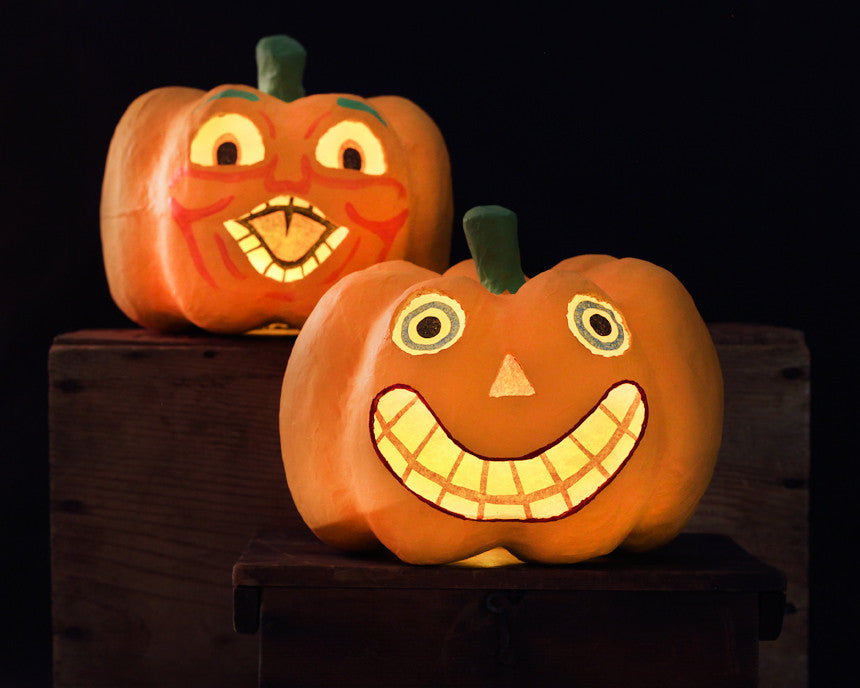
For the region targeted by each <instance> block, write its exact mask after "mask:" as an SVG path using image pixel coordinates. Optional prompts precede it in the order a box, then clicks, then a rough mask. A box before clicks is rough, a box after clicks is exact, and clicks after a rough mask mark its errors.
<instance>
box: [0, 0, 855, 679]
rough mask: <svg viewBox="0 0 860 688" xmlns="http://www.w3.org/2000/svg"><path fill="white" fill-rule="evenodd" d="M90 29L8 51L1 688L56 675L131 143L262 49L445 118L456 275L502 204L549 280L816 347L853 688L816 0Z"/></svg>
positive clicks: (837, 311)
mask: <svg viewBox="0 0 860 688" xmlns="http://www.w3.org/2000/svg"><path fill="white" fill-rule="evenodd" d="M75 4H76V3H68V2H36V3H32V4H30V5H29V6H27V7H24V8H19V9H18V10H15V11H14V12H13V13H12V16H11V18H10V17H8V16H6V17H5V19H4V26H3V28H2V32H3V36H2V46H0V49H2V51H3V54H2V63H0V65H2V66H0V77H2V82H0V84H2V90H0V112H2V129H0V131H2V137H0V156H2V157H0V171H1V172H0V173H1V174H2V179H0V193H2V205H0V213H2V228H3V229H2V233H3V238H4V240H3V250H2V251H0V275H2V278H3V285H2V289H0V335H2V337H0V344H2V351H0V380H2V387H0V388H2V408H0V414H2V415H0V424H2V428H3V429H2V433H0V442H2V446H0V451H2V454H0V456H2V466H3V472H2V479H0V486H2V487H0V502H2V514H0V528H2V532H3V541H2V550H0V551H2V556H3V565H2V569H0V570H2V576H3V579H2V581H3V582H2V590H0V595H2V597H0V603H2V605H3V606H2V608H0V612H2V617H0V651H2V657H0V661H2V664H0V667H2V671H0V684H2V682H3V681H6V682H7V683H9V685H16V686H17V685H20V686H24V685H27V686H29V685H33V686H44V685H47V681H48V678H47V677H48V676H49V673H50V671H49V662H50V615H49V614H50V612H49V610H50V606H49V604H50V603H49V600H50V592H49V590H50V584H49V569H48V489H47V479H48V469H47V446H48V439H47V375H46V363H47V352H48V348H49V346H50V342H51V339H52V337H53V336H55V335H57V334H59V333H62V332H66V331H71V330H77V329H84V328H93V327H96V328H98V327H116V326H119V327H126V326H130V325H131V324H130V323H129V321H128V320H126V319H125V317H124V316H123V315H122V314H121V313H120V312H119V311H118V310H117V309H116V307H115V306H114V305H113V302H112V301H111V299H110V296H109V294H108V291H107V286H106V282H105V278H104V270H103V267H102V259H101V249H100V241H99V231H98V204H99V193H100V184H101V175H102V171H103V165H104V158H105V154H106V152H107V147H108V142H109V140H110V136H111V134H112V131H113V128H114V126H115V124H116V122H117V121H118V120H119V118H120V116H121V115H122V113H123V111H124V110H125V108H126V107H127V106H128V104H129V103H130V102H131V101H132V100H133V99H134V98H135V97H136V96H138V95H140V94H141V93H143V92H145V91H148V90H150V89H152V88H156V87H159V86H167V85H183V86H194V87H198V88H203V89H209V88H212V87H214V86H216V85H219V84H223V83H244V84H251V85H255V80H256V68H255V65H254V59H253V49H254V44H255V42H256V40H257V39H258V38H260V37H261V36H264V35H269V34H273V33H289V34H291V35H292V36H294V37H295V38H297V39H298V40H300V41H301V42H302V43H303V44H304V45H305V47H306V48H307V50H308V67H307V72H306V77H305V82H304V83H305V88H306V90H307V92H308V93H324V92H346V93H355V94H358V95H362V96H373V95H382V94H397V95H403V96H406V97H408V98H410V99H412V100H414V101H415V102H416V103H418V104H419V105H420V106H421V107H423V108H424V109H425V110H426V111H427V112H428V113H429V114H430V115H431V116H432V117H433V118H434V119H435V120H436V122H437V124H438V125H439V127H440V129H441V130H442V132H443V134H444V136H445V137H446V140H447V143H448V147H449V150H450V154H451V159H452V166H453V176H454V188H455V215H456V218H457V219H456V220H455V240H454V245H453V250H452V253H453V259H454V260H460V259H462V258H465V257H467V255H466V247H465V241H464V240H463V238H462V236H461V234H460V231H459V229H458V227H459V218H461V217H462V214H463V212H465V211H466V210H467V209H469V208H470V207H472V206H474V205H479V204H488V203H498V204H501V205H504V206H507V207H509V208H511V209H512V210H514V211H515V212H516V213H517V214H518V216H519V226H520V242H521V251H522V258H523V266H524V268H525V271H526V273H527V274H532V275H533V274H535V273H537V272H540V271H541V270H544V269H547V268H549V267H551V266H552V265H553V264H554V263H555V262H557V261H558V260H561V259H562V258H565V257H568V256H571V255H576V254H579V253H591V252H600V253H609V254H613V255H618V256H622V255H631V256H636V257H639V258H644V259H648V260H651V261H653V262H655V263H658V264H660V265H662V266H664V267H666V268H668V269H670V270H671V271H672V272H674V273H675V274H676V275H677V276H678V277H679V278H680V279H681V280H682V281H683V282H684V283H685V284H686V286H687V288H688V289H689V291H690V292H691V293H692V294H693V296H694V298H695V299H696V301H697V303H698V305H699V307H700V311H701V312H702V315H703V317H704V318H705V320H706V321H708V322H718V321H746V322H759V323H766V324H771V325H781V326H787V327H792V328H797V329H801V330H803V331H804V332H805V333H806V337H807V342H808V345H809V347H810V350H811V353H812V361H813V372H812V380H813V382H812V384H813V402H812V413H813V416H812V417H813V428H812V433H813V434H812V450H813V454H812V480H811V486H812V540H811V559H812V563H811V586H812V602H811V633H812V635H811V653H812V654H811V662H812V663H811V666H812V678H813V685H823V686H828V685H835V682H837V681H838V677H839V675H840V671H841V670H842V669H843V668H844V667H846V666H848V665H849V664H850V663H851V660H853V655H854V653H855V651H854V647H855V645H856V640H857V633H856V631H855V630H854V629H855V628H856V625H857V624H856V617H857V603H856V598H855V596H854V594H853V589H854V588H855V579H856V575H855V573H854V571H852V566H853V565H852V563H851V562H852V561H853V555H852V552H851V550H852V549H853V548H854V546H855V543H856V535H857V531H856V528H855V523H856V519H855V517H854V512H855V508H854V502H855V501H856V497H855V494H856V487H855V479H856V476H857V471H856V468H855V467H854V466H855V464H856V462H857V454H858V452H857V444H856V441H855V440H854V439H853V438H852V435H851V434H850V432H849V430H848V425H849V424H850V423H851V422H852V416H853V415H854V413H856V410H857V405H856V403H855V401H854V398H855V397H856V392H853V391H852V389H854V388H856V385H857V384H858V381H857V364H856V362H852V359H851V358H850V355H851V354H852V353H853V352H854V350H855V349H856V348H857V343H856V326H855V324H854V321H855V313H856V307H857V294H856V291H855V285H856V283H857V281H856V267H855V266H854V263H855V259H856V257H857V253H858V251H857V249H856V247H855V246H854V245H853V242H852V240H853V235H854V234H855V233H856V231H857V222H856V213H854V211H855V210H856V191H855V190H856V188H857V186H856V178H855V177H854V176H853V172H854V170H855V169H856V165H857V151H856V148H855V146H854V144H855V141H854V140H853V139H852V136H853V135H854V134H855V132H856V121H857V111H856V110H855V109H852V105H851V104H852V99H853V96H854V93H855V92H856V91H857V71H856V56H855V55H852V44H851V41H852V40H853V36H852V28H851V27H852V26H853V23H852V22H851V21H850V18H849V17H847V16H840V15H839V14H837V13H833V12H832V9H831V8H826V9H825V8H822V7H820V6H816V5H814V4H807V3H799V2H779V3H777V2H675V3H649V2H629V3H618V2H604V3H583V4H582V5H581V6H580V5H579V4H572V3H571V4H566V5H565V6H564V7H563V8H562V9H558V10H554V11H551V12H550V11H544V10H543V9H542V8H541V7H540V6H538V5H537V3H531V4H526V3H521V4H519V5H515V6H512V7H510V8H509V9H500V8H499V7H497V6H496V5H489V6H486V7H480V8H478V7H477V6H475V5H468V6H465V5H464V6H463V7H459V8H458V7H456V6H449V5H443V4H442V5H440V4H436V5H433V4H431V3H426V2H425V3H421V4H413V3H403V4H402V5H401V6H399V7H396V6H393V5H390V4H377V3H368V2H358V3H355V4H354V5H352V6H350V7H349V8H345V7H344V6H343V5H340V4H331V3H326V4H322V3H315V4H316V5H317V6H316V7H312V8H309V9H308V8H303V7H301V5H300V3H298V2H285V1H282V2H271V3H262V2H259V3H258V2H250V1H248V2H236V3H233V4H232V6H230V7H228V6H227V5H226V4H223V5H219V4H218V3H196V4H195V3H160V4H155V3H153V4H151V6H149V5H150V4H147V7H146V8H144V6H143V4H134V5H131V4H126V3H118V2H117V3H115V4H107V3H105V2H94V3H87V4H84V3H81V6H80V7H79V8H76V7H75V6H74V5H75ZM592 5H596V6H598V7H599V8H600V9H599V10H598V9H595V7H593V6H592ZM846 5H847V3H846ZM852 57H853V58H854V59H851V58H852ZM845 620H847V621H849V622H850V626H848V627H846V626H845V624H844V623H843V621H845ZM15 676H18V677H19V678H18V679H15V678H14V677H15ZM16 680H17V682H16Z"/></svg>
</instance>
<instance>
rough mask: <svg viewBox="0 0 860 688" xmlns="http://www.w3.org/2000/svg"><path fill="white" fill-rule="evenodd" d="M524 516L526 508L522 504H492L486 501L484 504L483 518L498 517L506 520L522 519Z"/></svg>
mask: <svg viewBox="0 0 860 688" xmlns="http://www.w3.org/2000/svg"><path fill="white" fill-rule="evenodd" d="M525 517H526V510H525V507H524V506H523V505H522V504H493V503H491V502H488V503H487V504H485V505H484V518H485V519H488V518H500V519H504V520H506V521H522V520H523V519H525Z"/></svg>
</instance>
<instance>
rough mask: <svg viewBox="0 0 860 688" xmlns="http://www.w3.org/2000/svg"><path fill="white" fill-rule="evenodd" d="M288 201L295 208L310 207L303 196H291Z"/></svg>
mask: <svg viewBox="0 0 860 688" xmlns="http://www.w3.org/2000/svg"><path fill="white" fill-rule="evenodd" d="M290 203H291V204H292V205H294V206H296V207H297V208H310V207H311V204H310V203H308V202H307V201H306V200H305V199H304V198H299V197H298V196H293V198H292V199H291V201H290Z"/></svg>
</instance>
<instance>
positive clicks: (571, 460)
mask: <svg viewBox="0 0 860 688" xmlns="http://www.w3.org/2000/svg"><path fill="white" fill-rule="evenodd" d="M543 455H544V456H545V457H546V458H547V459H549V462H550V464H551V465H552V467H553V468H554V469H555V472H556V473H558V477H559V478H561V479H562V480H567V479H568V478H569V477H570V476H572V475H574V474H576V473H578V472H579V469H581V468H582V467H583V466H584V465H585V464H587V463H588V457H586V456H585V454H583V453H582V451H581V450H580V448H579V447H577V446H576V445H575V444H574V443H573V440H571V439H570V436H568V437H565V438H564V439H563V440H562V441H561V442H558V443H557V444H555V445H553V446H552V447H550V448H549V449H547V450H546V451H545V452H544V454H543Z"/></svg>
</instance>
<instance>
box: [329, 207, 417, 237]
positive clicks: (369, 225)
mask: <svg viewBox="0 0 860 688" xmlns="http://www.w3.org/2000/svg"><path fill="white" fill-rule="evenodd" d="M344 208H345V210H346V214H347V216H348V217H349V219H350V220H352V221H353V222H355V223H356V224H358V225H361V226H362V227H364V228H366V229H368V230H370V231H371V232H373V233H374V234H376V235H377V236H378V237H379V238H380V239H382V241H383V242H385V244H386V245H390V244H391V243H392V242H393V241H394V236H395V235H396V234H397V232H399V231H400V229H401V228H402V227H403V225H404V224H405V223H406V218H407V217H409V209H408V208H407V209H405V210H403V211H402V212H400V213H399V214H397V215H395V216H394V217H391V218H389V219H387V220H369V219H367V218H365V217H362V216H361V215H360V214H359V213H358V211H357V210H356V209H355V206H354V205H353V204H352V203H347V204H346V205H345V206H344Z"/></svg>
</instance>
